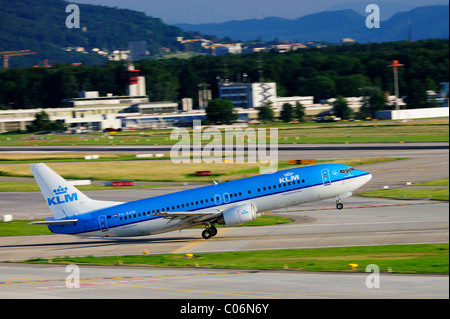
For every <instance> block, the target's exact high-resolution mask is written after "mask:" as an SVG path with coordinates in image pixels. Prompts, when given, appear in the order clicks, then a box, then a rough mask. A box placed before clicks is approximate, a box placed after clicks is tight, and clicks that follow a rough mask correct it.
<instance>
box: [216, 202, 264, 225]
mask: <svg viewBox="0 0 450 319" xmlns="http://www.w3.org/2000/svg"><path fill="white" fill-rule="evenodd" d="M255 218H256V207H255V205H253V204H245V205H240V206H236V207H233V208H229V209H227V210H226V211H224V212H223V213H222V217H221V218H220V219H219V220H218V223H219V224H225V225H227V226H233V225H239V224H243V223H247V222H250V221H252V220H255Z"/></svg>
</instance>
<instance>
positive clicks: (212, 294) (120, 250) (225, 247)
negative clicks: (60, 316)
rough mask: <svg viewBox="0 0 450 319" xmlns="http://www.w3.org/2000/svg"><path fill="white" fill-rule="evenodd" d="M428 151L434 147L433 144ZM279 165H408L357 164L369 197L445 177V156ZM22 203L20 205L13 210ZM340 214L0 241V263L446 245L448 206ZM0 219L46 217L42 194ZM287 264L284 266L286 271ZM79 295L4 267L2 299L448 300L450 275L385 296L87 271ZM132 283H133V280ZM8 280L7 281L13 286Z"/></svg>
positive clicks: (339, 280)
mask: <svg viewBox="0 0 450 319" xmlns="http://www.w3.org/2000/svg"><path fill="white" fill-rule="evenodd" d="M427 144H428V143H427ZM279 156H280V160H286V159H292V158H294V159H297V158H299V159H300V158H315V159H336V158H355V157H407V158H408V159H405V160H400V161H392V162H384V163H374V164H367V165H359V166H358V168H360V169H363V170H366V171H369V172H371V173H372V174H373V176H374V178H373V179H372V181H371V182H370V183H368V184H367V185H365V186H364V187H363V189H362V190H363V191H365V190H371V189H380V188H382V187H383V185H389V186H390V187H391V188H395V187H397V188H398V187H406V182H413V183H414V182H424V181H430V180H435V179H443V178H448V176H449V175H448V174H449V172H448V162H449V159H448V143H447V149H445V148H442V147H441V146H439V147H433V148H425V149H423V148H422V149H420V148H416V147H408V148H401V147H399V148H398V149H396V150H395V151H394V150H393V149H392V148H387V149H378V148H373V149H364V148H361V149H359V150H358V149H352V150H350V149H346V148H345V147H342V148H341V149H327V148H324V149H321V150H319V149H317V148H313V149H311V150H308V149H303V150H297V149H293V150H283V151H280V152H279ZM192 187H198V185H187V186H171V187H164V188H158V189H133V190H111V191H89V192H86V193H87V194H88V196H90V197H92V198H95V199H100V200H120V201H130V200H135V199H142V198H145V197H150V196H156V195H161V194H165V193H170V192H174V191H178V190H182V189H187V188H192ZM17 203H21V205H17ZM344 205H345V208H344V210H343V211H341V212H338V211H337V210H336V209H335V208H334V207H335V203H334V200H331V201H323V202H316V203H311V204H307V205H300V206H294V207H290V208H289V209H288V211H287V212H284V211H279V212H275V213H277V214H281V215H283V216H287V217H290V218H293V219H294V222H293V223H290V224H283V225H272V226H265V227H232V228H221V229H219V234H218V235H217V237H215V238H213V239H210V240H203V239H201V235H200V234H201V231H202V230H201V229H188V230H183V231H181V232H171V233H166V234H161V235H156V236H147V237H141V238H134V239H119V240H115V239H106V240H105V239H95V238H94V239H79V238H77V237H74V236H64V235H50V236H27V237H0V262H1V261H3V262H5V261H9V260H23V259H29V258H38V257H41V258H54V257H58V256H89V255H96V256H108V255H125V254H129V255H133V254H142V253H143V251H147V252H148V253H150V254H159V253H201V252H220V251H249V250H267V249H289V248H305V249H307V248H320V247H340V246H358V245H390V244H416V243H448V242H449V227H448V225H449V221H448V220H449V214H448V209H449V207H448V206H449V205H448V203H447V202H435V201H428V200H389V199H376V198H363V197H358V196H353V197H350V198H347V199H345V200H344ZM0 207H2V208H1V211H0V214H1V215H3V214H5V213H11V214H13V215H14V216H15V217H17V216H18V217H19V218H24V219H27V218H29V217H30V215H33V216H34V217H35V218H38V217H39V218H41V217H46V216H49V214H50V213H49V210H48V208H47V207H46V205H45V202H44V199H43V197H42V195H41V194H40V193H0ZM281 267H282V266H280V268H281ZM81 273H82V275H81V277H82V278H85V279H84V280H82V281H81V288H80V289H62V287H64V288H65V282H64V278H66V276H67V273H66V272H65V268H64V267H62V266H56V265H19V264H9V263H0V298H51V299H54V298H88V299H89V298H111V299H115V298H121V299H122V298H124V299H126V298H130V299H136V298H152V299H153V298H171V299H173V298H181V299H186V298H190V299H203V298H213V299H216V298H218V299H220V298H233V299H237V298H244V299H251V298H256V299H265V298H282V299H291V298H292V299H296V298H320V299H322V298H383V299H385V298H448V297H449V289H448V287H449V286H448V285H449V282H448V276H416V275H398V274H382V275H381V288H380V289H368V288H367V287H366V285H365V280H366V277H367V274H356V273H354V274H353V273H351V274H347V273H346V274H342V273H339V274H328V273H327V274H324V273H299V272H291V271H246V270H242V271H235V270H226V271H224V270H205V269H155V268H149V269H142V268H130V267H82V268H81ZM135 277H136V278H135ZM8 282H9V283H8Z"/></svg>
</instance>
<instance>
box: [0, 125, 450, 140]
mask: <svg viewBox="0 0 450 319" xmlns="http://www.w3.org/2000/svg"><path fill="white" fill-rule="evenodd" d="M448 123H449V122H448V119H434V120H428V121H427V122H411V123H410V122H407V123H395V122H389V121H387V122H385V121H380V122H378V121H376V122H357V123H351V122H340V123H321V124H317V123H301V124H284V123H281V122H274V123H272V124H270V125H261V126H254V127H253V128H254V129H259V128H267V129H269V128H277V129H278V143H281V144H282V143H398V142H405V143H408V142H448V141H449V127H448ZM189 131H190V132H191V130H189ZM171 132H172V131H171V130H151V131H139V132H119V133H117V134H114V135H109V134H103V133H90V134H79V135H62V134H59V135H58V134H52V135H46V136H42V135H30V134H0V144H2V145H138V144H147V145H170V144H175V143H178V141H176V140H170V133H171ZM222 132H223V130H222ZM267 132H269V131H267ZM222 135H224V134H222ZM203 142H204V143H205V144H206V143H208V142H209V141H203Z"/></svg>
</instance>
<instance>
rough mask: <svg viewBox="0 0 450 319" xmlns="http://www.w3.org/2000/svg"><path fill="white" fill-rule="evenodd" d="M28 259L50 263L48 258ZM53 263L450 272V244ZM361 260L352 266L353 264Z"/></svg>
mask: <svg viewBox="0 0 450 319" xmlns="http://www.w3.org/2000/svg"><path fill="white" fill-rule="evenodd" d="M26 262H34V263H47V262H48V260H45V259H33V260H28V261H26ZM52 262H53V263H63V264H72V263H75V264H78V265H124V266H147V267H199V268H222V269H286V268H288V269H290V270H302V271H338V272H347V271H359V272H364V271H365V268H366V266H367V265H369V264H376V265H378V267H379V268H380V271H382V272H386V271H388V269H391V270H392V272H395V273H411V274H418V273H423V274H448V273H449V271H448V270H449V254H448V244H433V245H390V246H367V247H344V248H318V249H287V250H269V251H239V252H224V253H199V254H195V258H186V256H185V255H184V254H162V255H137V256H114V257H78V258H69V257H66V258H54V259H52ZM350 263H353V264H358V267H357V269H354V270H350V267H349V264H350Z"/></svg>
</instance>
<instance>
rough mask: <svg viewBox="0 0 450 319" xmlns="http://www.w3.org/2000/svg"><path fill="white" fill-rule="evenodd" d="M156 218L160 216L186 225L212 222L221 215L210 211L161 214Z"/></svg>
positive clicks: (218, 212)
mask: <svg viewBox="0 0 450 319" xmlns="http://www.w3.org/2000/svg"><path fill="white" fill-rule="evenodd" d="M155 215H157V216H162V217H164V218H169V219H173V220H175V219H178V220H180V221H182V222H186V223H188V222H189V223H197V222H204V221H209V220H213V219H215V218H217V217H219V216H220V215H222V212H221V211H211V212H161V213H157V214H155Z"/></svg>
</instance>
